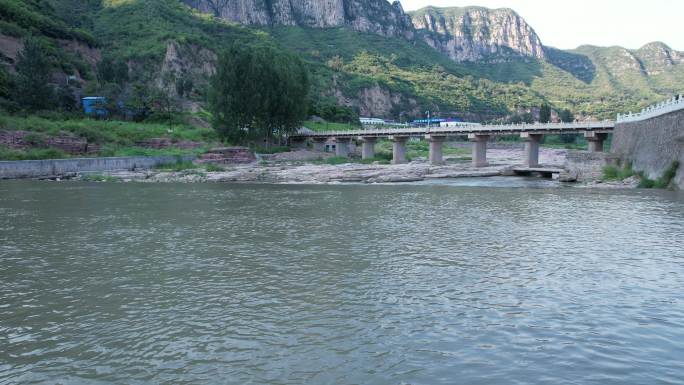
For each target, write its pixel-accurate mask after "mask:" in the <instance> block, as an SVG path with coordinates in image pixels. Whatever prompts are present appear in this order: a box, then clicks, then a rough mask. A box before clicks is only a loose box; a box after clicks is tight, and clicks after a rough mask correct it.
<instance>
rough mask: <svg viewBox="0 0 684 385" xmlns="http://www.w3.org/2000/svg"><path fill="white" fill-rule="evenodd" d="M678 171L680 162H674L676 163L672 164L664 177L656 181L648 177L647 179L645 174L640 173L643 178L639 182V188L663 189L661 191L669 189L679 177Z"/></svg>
mask: <svg viewBox="0 0 684 385" xmlns="http://www.w3.org/2000/svg"><path fill="white" fill-rule="evenodd" d="M678 169H679V162H678V161H674V162H672V164H671V165H670V167H668V169H667V170H665V172H664V173H663V175H662V176H661V177H660V178H658V179H656V180H653V179H649V178H648V177H646V176H645V175H644V173H643V172H642V173H639V177H640V178H641V180H640V181H639V186H638V187H639V188H661V189H664V188H669V187H670V185H671V184H672V180H673V179H674V177H675V176H676V175H677V170H678Z"/></svg>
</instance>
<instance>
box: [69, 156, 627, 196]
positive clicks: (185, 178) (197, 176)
mask: <svg viewBox="0 0 684 385" xmlns="http://www.w3.org/2000/svg"><path fill="white" fill-rule="evenodd" d="M567 153H568V150H563V149H548V148H545V149H542V150H541V151H540V161H541V163H542V164H543V165H544V167H545V168H549V169H558V170H561V169H564V165H565V163H566V156H567ZM488 155H489V159H488V160H489V166H487V167H479V168H476V167H473V165H472V163H471V161H470V160H469V159H468V158H467V157H462V156H446V157H445V164H443V165H431V164H429V163H428V161H427V159H425V158H418V159H416V160H414V161H412V162H410V163H407V164H399V165H392V164H384V162H373V163H372V164H363V163H359V162H358V161H355V160H353V159H350V161H349V162H348V163H344V164H328V163H327V160H330V157H331V156H332V155H331V154H329V153H320V152H314V151H308V150H300V151H292V152H286V153H281V154H276V155H272V156H268V157H266V158H264V159H268V160H261V161H260V162H257V163H252V164H246V165H232V166H223V167H212V168H206V167H201V166H197V167H188V166H186V167H181V168H180V169H179V168H174V167H169V168H161V169H151V170H133V171H114V172H106V173H101V174H93V173H82V174H78V175H75V176H73V177H74V179H76V180H86V181H120V182H141V183H200V182H215V183H230V182H252V183H270V184H339V183H369V184H373V183H407V182H422V181H429V180H436V179H450V178H473V177H494V176H514V175H515V173H514V172H513V169H514V168H516V167H517V166H519V165H520V164H521V163H522V159H521V151H520V150H519V149H517V148H515V147H507V148H498V149H491V150H489V152H488ZM571 174H572V173H571V172H566V173H565V175H564V177H565V180H566V181H573V180H574V179H573V177H572V175H571ZM581 185H583V186H592V187H601V188H630V187H635V186H636V184H634V183H622V182H610V183H604V182H600V181H598V180H593V179H592V180H584V181H583V183H581Z"/></svg>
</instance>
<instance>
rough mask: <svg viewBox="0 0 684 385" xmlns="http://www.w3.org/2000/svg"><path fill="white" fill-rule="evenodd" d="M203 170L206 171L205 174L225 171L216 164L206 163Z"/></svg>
mask: <svg viewBox="0 0 684 385" xmlns="http://www.w3.org/2000/svg"><path fill="white" fill-rule="evenodd" d="M204 169H205V170H207V172H221V171H225V170H226V169H225V168H223V167H221V166H219V165H218V164H215V163H207V164H205V165H204Z"/></svg>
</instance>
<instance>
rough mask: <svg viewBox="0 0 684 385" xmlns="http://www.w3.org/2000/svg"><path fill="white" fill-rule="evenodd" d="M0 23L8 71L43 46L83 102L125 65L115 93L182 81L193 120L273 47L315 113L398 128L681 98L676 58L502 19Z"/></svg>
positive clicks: (376, 3)
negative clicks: (208, 99)
mask: <svg viewBox="0 0 684 385" xmlns="http://www.w3.org/2000/svg"><path fill="white" fill-rule="evenodd" d="M217 15H218V17H217ZM0 16H2V20H1V21H0V62H2V63H4V64H5V66H4V68H7V69H8V70H9V71H10V72H11V70H12V65H13V57H14V56H16V52H17V51H18V50H19V49H20V48H21V45H22V39H23V38H24V37H25V36H28V35H29V34H32V35H34V36H40V37H41V38H42V39H43V40H44V41H45V42H46V44H47V45H48V46H49V47H50V52H51V55H52V56H53V57H54V62H55V74H56V75H55V76H56V77H61V78H63V76H61V75H62V74H76V77H77V79H78V80H79V82H80V86H79V87H80V89H81V90H82V92H84V93H93V92H102V91H100V90H99V89H98V83H97V81H96V68H95V66H96V63H97V62H99V61H100V60H101V59H102V58H103V57H113V58H116V59H118V60H123V61H125V63H126V64H127V66H128V69H129V82H128V83H127V84H126V85H124V90H130V89H132V88H133V87H134V86H139V85H140V84H147V85H153V86H156V87H159V86H160V85H162V84H164V83H165V79H167V78H176V79H182V80H183V83H184V86H183V88H184V91H185V92H183V94H184V98H185V99H186V100H185V103H184V106H186V107H187V108H189V109H191V110H193V111H198V110H201V109H202V106H203V104H204V95H205V93H206V88H207V85H208V80H209V77H210V76H211V74H212V73H213V69H214V64H215V60H216V57H217V54H218V53H219V52H220V51H222V50H224V49H226V48H228V47H230V46H231V45H232V44H241V45H247V46H253V45H263V44H266V45H272V46H275V47H279V48H280V49H282V50H286V51H290V52H294V53H296V54H297V55H299V56H300V57H301V58H303V59H304V61H305V63H306V65H307V66H308V67H309V70H310V72H311V78H312V84H313V94H314V98H313V99H314V104H316V105H317V106H316V108H314V110H317V109H320V108H324V109H325V108H329V107H334V106H348V107H351V108H353V109H355V110H356V111H358V112H359V113H360V114H362V115H372V116H382V117H387V118H395V119H407V118H411V117H418V116H422V115H423V114H424V112H425V111H426V110H430V111H432V112H433V115H439V116H460V117H463V118H465V119H472V120H491V119H498V118H505V117H510V116H512V115H515V114H523V113H525V112H529V111H534V110H535V108H538V106H539V105H540V104H542V103H549V104H551V105H552V107H553V108H555V109H564V108H568V109H571V110H572V111H573V112H574V113H576V114H578V115H580V116H583V117H586V118H614V116H615V114H616V113H618V112H625V111H629V110H632V111H634V110H637V109H639V108H641V107H643V106H645V105H647V104H650V103H653V102H655V101H659V100H662V99H665V98H667V97H669V96H671V95H672V94H674V93H682V92H683V91H684V54H683V53H681V52H677V51H676V50H673V49H671V48H670V47H668V46H667V45H665V44H663V43H658V42H656V43H651V44H648V45H646V46H644V47H642V48H640V49H636V50H630V49H625V48H622V47H595V46H581V47H578V48H577V49H574V50H560V49H556V48H553V47H549V46H544V45H543V44H542V40H541V38H540V37H539V36H537V34H536V33H535V31H534V29H533V28H532V27H531V26H530V25H528V24H527V23H526V22H525V20H524V19H523V18H522V17H521V16H520V15H518V14H517V13H516V12H514V11H513V10H510V9H505V8H504V9H487V8H482V7H465V8H453V7H451V8H435V7H427V8H424V9H421V10H419V11H414V12H409V13H404V11H403V10H402V8H401V5H400V4H399V3H398V2H395V3H389V2H387V1H385V0H287V1H285V0H269V1H264V0H230V1H228V0H0ZM0 68H2V67H0ZM72 86H73V84H72ZM188 87H189V88H190V91H188V90H187V88H188ZM172 91H173V90H171V91H169V92H172Z"/></svg>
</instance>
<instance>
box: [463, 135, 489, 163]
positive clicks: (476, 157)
mask: <svg viewBox="0 0 684 385" xmlns="http://www.w3.org/2000/svg"><path fill="white" fill-rule="evenodd" d="M468 139H469V140H470V141H471V142H473V166H474V167H487V166H489V163H488V162H487V141H488V140H489V135H479V134H468Z"/></svg>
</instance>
